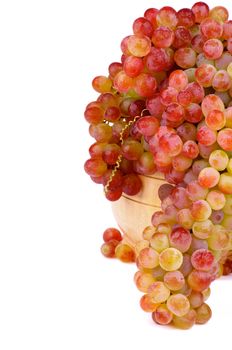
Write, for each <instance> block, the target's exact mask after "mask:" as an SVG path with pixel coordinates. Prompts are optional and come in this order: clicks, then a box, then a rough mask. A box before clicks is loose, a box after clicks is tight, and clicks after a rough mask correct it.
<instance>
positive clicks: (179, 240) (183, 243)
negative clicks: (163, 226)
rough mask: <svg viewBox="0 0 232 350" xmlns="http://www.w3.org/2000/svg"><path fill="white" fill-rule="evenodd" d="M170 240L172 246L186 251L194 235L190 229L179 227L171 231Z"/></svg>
mask: <svg viewBox="0 0 232 350" xmlns="http://www.w3.org/2000/svg"><path fill="white" fill-rule="evenodd" d="M169 240H170V244H171V246H172V247H174V248H176V249H178V250H179V251H181V252H182V253H184V252H187V251H188V249H189V247H190V245H191V242H192V236H191V234H190V232H189V230H186V229H184V228H183V227H177V228H175V229H173V230H172V232H171V233H170V235H169Z"/></svg>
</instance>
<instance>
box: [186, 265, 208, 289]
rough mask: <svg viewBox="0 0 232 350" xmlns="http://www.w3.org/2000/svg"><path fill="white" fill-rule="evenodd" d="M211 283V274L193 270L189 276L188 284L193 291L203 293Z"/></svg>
mask: <svg viewBox="0 0 232 350" xmlns="http://www.w3.org/2000/svg"><path fill="white" fill-rule="evenodd" d="M210 283H211V274H210V273H209V272H205V271H199V270H193V271H192V272H190V274H189V276H188V284H189V286H190V287H191V288H192V290H194V291H196V292H202V291H203V290H204V289H206V288H208V287H209V285H210Z"/></svg>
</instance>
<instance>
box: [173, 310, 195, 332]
mask: <svg viewBox="0 0 232 350" xmlns="http://www.w3.org/2000/svg"><path fill="white" fill-rule="evenodd" d="M196 317H197V313H196V311H195V310H193V309H191V310H189V312H187V314H186V315H184V316H181V317H178V316H175V315H174V316H173V319H172V323H173V325H174V326H175V327H176V328H180V329H189V328H191V327H192V326H193V325H194V324H195V323H196Z"/></svg>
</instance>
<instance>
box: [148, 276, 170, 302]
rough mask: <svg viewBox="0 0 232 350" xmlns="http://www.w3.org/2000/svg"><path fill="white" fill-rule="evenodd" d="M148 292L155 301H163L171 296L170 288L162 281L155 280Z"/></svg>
mask: <svg viewBox="0 0 232 350" xmlns="http://www.w3.org/2000/svg"><path fill="white" fill-rule="evenodd" d="M148 294H149V295H150V296H151V300H152V301H153V302H154V303H163V302H164V301H166V300H167V299H168V298H169V296H170V290H169V289H168V288H167V287H166V286H165V284H164V283H163V282H161V281H157V282H154V283H153V284H152V285H151V286H150V287H149V288H148Z"/></svg>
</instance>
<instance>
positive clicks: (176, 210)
mask: <svg viewBox="0 0 232 350" xmlns="http://www.w3.org/2000/svg"><path fill="white" fill-rule="evenodd" d="M220 195H221V192H219V191H214V190H213V191H211V192H208V190H207V189H205V188H204V187H202V186H201V185H199V183H198V182H197V181H193V182H192V183H190V184H188V185H187V186H186V187H181V186H180V187H177V188H175V187H173V188H171V186H169V185H168V184H167V185H166V184H164V185H162V186H161V187H160V198H161V202H162V204H161V207H162V209H163V210H162V211H159V212H155V213H154V215H153V217H152V224H153V225H152V226H149V227H147V228H145V229H144V232H143V238H144V240H142V241H140V242H138V243H137V244H136V247H135V249H136V252H137V260H136V261H137V266H138V268H139V271H138V272H136V274H135V283H136V286H137V288H138V289H139V290H140V291H142V292H144V293H145V294H144V295H143V296H142V298H141V300H140V305H141V307H142V309H143V310H144V311H146V312H151V313H152V318H153V320H154V321H155V322H157V323H158V324H161V325H164V324H169V323H172V324H174V325H175V326H176V327H179V328H183V329H187V328H190V327H191V326H193V324H194V323H198V324H203V323H205V322H207V321H208V320H209V319H210V317H211V309H210V307H209V306H208V305H207V304H206V303H205V301H206V299H207V298H208V296H209V293H210V284H211V282H212V281H214V280H215V279H216V278H219V277H220V276H221V275H222V274H223V272H224V269H225V268H228V263H227V264H225V266H223V264H224V261H225V259H226V258H227V254H228V251H229V250H230V249H231V239H232V232H231V231H229V230H228V229H226V228H225V226H224V225H222V222H220V220H221V218H222V215H219V216H220V220H219V219H218V218H217V215H216V219H215V216H214V215H212V214H213V211H212V206H213V204H212V203H217V204H218V205H219V203H220V205H221V206H222V201H221V198H220ZM209 196H210V197H212V198H210V200H209V199H208V197H209ZM211 199H212V201H211ZM218 211H220V210H218ZM221 212H222V213H223V211H221ZM218 222H220V223H218Z"/></svg>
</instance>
